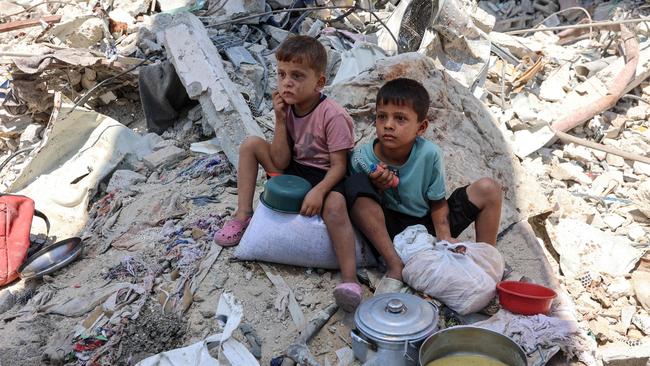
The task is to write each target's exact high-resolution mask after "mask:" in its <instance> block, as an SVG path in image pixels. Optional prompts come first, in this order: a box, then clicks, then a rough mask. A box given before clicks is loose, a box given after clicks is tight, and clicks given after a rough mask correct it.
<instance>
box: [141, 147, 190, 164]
mask: <svg viewBox="0 0 650 366" xmlns="http://www.w3.org/2000/svg"><path fill="white" fill-rule="evenodd" d="M186 154H187V153H186V151H185V150H183V149H181V148H178V147H176V146H174V145H169V146H166V147H163V148H162V149H160V150H156V151H154V152H152V153H151V154H149V155H147V156H145V157H144V158H142V161H143V162H144V164H145V165H146V166H147V168H149V169H152V170H155V169H158V168H159V167H161V166H163V165H164V166H169V165H171V164H174V163H177V162H179V161H180V160H181V159H183V158H184V157H185V155H186Z"/></svg>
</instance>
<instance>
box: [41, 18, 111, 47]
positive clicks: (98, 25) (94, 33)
mask: <svg viewBox="0 0 650 366" xmlns="http://www.w3.org/2000/svg"><path fill="white" fill-rule="evenodd" d="M104 27H105V25H104V21H103V20H101V19H99V18H97V17H95V16H93V15H87V16H82V17H79V18H76V19H73V20H71V21H69V22H65V23H59V24H57V25H55V26H54V27H52V29H50V30H49V32H48V34H49V35H50V36H51V37H53V38H54V39H56V40H57V41H58V43H59V44H63V45H66V46H68V47H71V48H90V47H91V46H94V45H95V44H97V43H98V42H99V41H101V40H102V39H103V38H104Z"/></svg>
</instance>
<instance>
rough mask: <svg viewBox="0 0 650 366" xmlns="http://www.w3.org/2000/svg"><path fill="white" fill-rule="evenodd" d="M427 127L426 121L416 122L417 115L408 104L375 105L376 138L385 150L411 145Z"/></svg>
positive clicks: (427, 122)
mask: <svg viewBox="0 0 650 366" xmlns="http://www.w3.org/2000/svg"><path fill="white" fill-rule="evenodd" d="M428 126H429V121H428V120H426V119H425V120H423V121H418V115H417V113H415V111H414V110H413V108H412V107H411V105H410V104H408V103H406V104H404V105H396V104H392V103H388V104H381V105H377V118H376V120H375V127H376V129H377V138H378V139H379V142H380V143H381V144H382V145H383V146H385V147H387V148H390V149H396V148H401V147H404V146H407V145H410V144H412V143H413V142H414V141H415V138H416V137H418V136H422V135H423V134H424V132H425V131H426V130H427V127H428Z"/></svg>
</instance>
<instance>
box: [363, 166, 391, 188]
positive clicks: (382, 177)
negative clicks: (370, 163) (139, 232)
mask: <svg viewBox="0 0 650 366" xmlns="http://www.w3.org/2000/svg"><path fill="white" fill-rule="evenodd" d="M379 166H381V167H383V168H384V169H377V170H375V171H374V172H372V173H370V175H368V177H370V181H371V182H372V184H373V185H374V186H375V187H376V188H377V189H379V190H380V191H382V192H383V191H385V190H387V189H389V188H391V184H392V183H393V179H394V175H395V174H394V173H393V172H391V171H390V169H388V166H387V165H386V164H384V163H379Z"/></svg>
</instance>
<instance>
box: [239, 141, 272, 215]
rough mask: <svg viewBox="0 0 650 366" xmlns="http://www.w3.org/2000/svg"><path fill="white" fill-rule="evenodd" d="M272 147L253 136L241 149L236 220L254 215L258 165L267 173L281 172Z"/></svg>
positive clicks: (243, 143)
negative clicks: (274, 158) (273, 156)
mask: <svg viewBox="0 0 650 366" xmlns="http://www.w3.org/2000/svg"><path fill="white" fill-rule="evenodd" d="M270 149H271V145H270V144H269V143H268V142H266V141H265V140H264V139H262V138H260V137H257V136H251V137H248V138H247V139H246V140H244V142H242V144H241V146H240V147H239V166H238V167H237V211H235V218H236V219H238V220H245V219H247V218H249V217H251V216H252V215H253V195H254V194H255V183H256V182H257V170H258V164H260V165H262V167H263V168H264V170H266V171H267V172H272V173H275V172H280V169H277V168H276V167H275V165H274V164H273V161H272V160H271V150H270Z"/></svg>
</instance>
